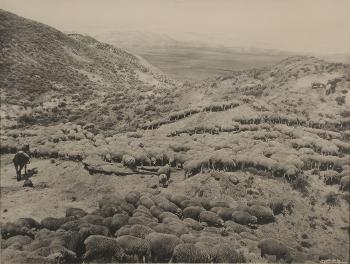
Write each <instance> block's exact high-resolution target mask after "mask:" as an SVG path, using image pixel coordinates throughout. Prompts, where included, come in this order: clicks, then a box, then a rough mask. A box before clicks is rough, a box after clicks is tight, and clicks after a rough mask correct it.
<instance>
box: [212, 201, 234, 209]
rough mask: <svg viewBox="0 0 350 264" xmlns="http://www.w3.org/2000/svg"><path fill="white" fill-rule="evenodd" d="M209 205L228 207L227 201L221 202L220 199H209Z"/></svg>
mask: <svg viewBox="0 0 350 264" xmlns="http://www.w3.org/2000/svg"><path fill="white" fill-rule="evenodd" d="M209 206H210V208H213V207H227V208H229V207H230V205H229V204H228V203H227V202H222V201H211V202H209Z"/></svg>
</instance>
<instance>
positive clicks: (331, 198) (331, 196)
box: [326, 191, 339, 210]
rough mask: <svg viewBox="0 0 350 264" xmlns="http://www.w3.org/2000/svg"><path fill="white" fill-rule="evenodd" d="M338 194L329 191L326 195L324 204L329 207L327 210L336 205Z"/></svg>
mask: <svg viewBox="0 0 350 264" xmlns="http://www.w3.org/2000/svg"><path fill="white" fill-rule="evenodd" d="M338 202H339V200H338V195H337V194H336V193H335V192H333V191H331V192H329V193H328V194H327V195H326V204H328V206H329V208H328V210H329V209H330V208H331V207H332V206H333V207H334V206H337V205H338Z"/></svg>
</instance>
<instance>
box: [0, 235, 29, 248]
mask: <svg viewBox="0 0 350 264" xmlns="http://www.w3.org/2000/svg"><path fill="white" fill-rule="evenodd" d="M32 242H33V239H32V238H31V237H29V236H23V235H17V236H13V237H10V238H8V239H7V240H4V241H2V242H1V248H2V249H5V248H8V247H10V246H11V245H14V244H18V245H19V246H20V248H21V247H23V246H24V245H27V244H30V243H32Z"/></svg>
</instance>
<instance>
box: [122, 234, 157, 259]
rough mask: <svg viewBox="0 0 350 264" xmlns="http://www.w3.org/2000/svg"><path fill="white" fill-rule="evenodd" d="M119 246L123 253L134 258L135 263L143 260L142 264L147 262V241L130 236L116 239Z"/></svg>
mask: <svg viewBox="0 0 350 264" xmlns="http://www.w3.org/2000/svg"><path fill="white" fill-rule="evenodd" d="M116 241H117V243H118V245H119V246H121V247H122V248H123V249H124V252H125V253H126V254H127V255H129V256H136V257H137V261H138V262H140V261H141V260H143V263H145V262H146V261H148V259H149V258H150V256H151V246H150V243H149V241H147V240H145V239H142V238H139V237H134V236H130V235H124V236H120V237H118V238H117V239H116Z"/></svg>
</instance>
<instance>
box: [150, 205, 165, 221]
mask: <svg viewBox="0 0 350 264" xmlns="http://www.w3.org/2000/svg"><path fill="white" fill-rule="evenodd" d="M150 211H151V214H152V215H153V216H154V217H157V218H158V217H159V216H160V215H161V213H163V212H165V211H164V210H163V209H162V208H160V207H158V206H155V205H153V206H152V207H151V208H150Z"/></svg>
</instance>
